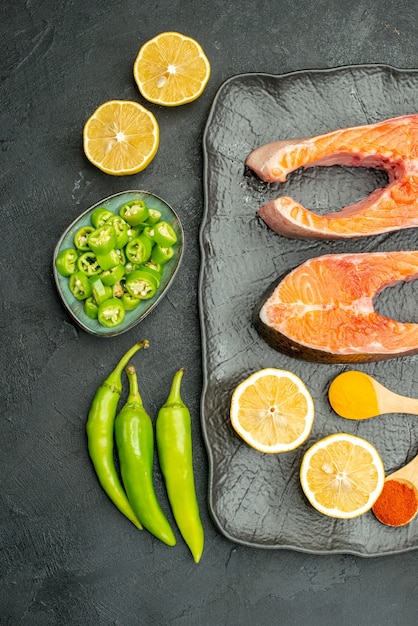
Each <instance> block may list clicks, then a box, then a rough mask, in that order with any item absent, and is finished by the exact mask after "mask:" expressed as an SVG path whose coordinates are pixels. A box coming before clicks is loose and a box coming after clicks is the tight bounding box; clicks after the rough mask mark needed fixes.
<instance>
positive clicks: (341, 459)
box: [300, 433, 385, 519]
mask: <svg viewBox="0 0 418 626" xmlns="http://www.w3.org/2000/svg"><path fill="white" fill-rule="evenodd" d="M384 481H385V470H384V467H383V462H382V460H381V458H380V455H379V453H378V452H377V450H376V448H375V447H374V446H373V445H372V444H371V443H370V442H369V441H367V440H365V439H362V438H360V437H356V436H354V435H349V434H347V433H337V434H334V435H329V436H328V437H325V438H324V439H321V440H320V441H318V442H316V443H315V444H314V445H313V446H311V447H310V448H309V449H308V450H307V452H305V455H304V457H303V460H302V464H301V468H300V482H301V485H302V489H303V491H304V493H305V495H306V497H307V498H308V500H309V502H310V503H311V504H312V506H313V507H314V508H315V509H317V510H318V511H319V512H320V513H323V514H324V515H327V516H329V517H338V518H342V519H349V518H352V517H358V516H359V515H362V514H363V513H366V512H367V511H369V510H370V509H371V508H372V506H373V504H374V503H375V502H376V500H377V498H378V497H379V495H380V492H381V491H382V489H383V484H384Z"/></svg>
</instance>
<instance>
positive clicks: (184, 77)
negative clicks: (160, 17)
mask: <svg viewBox="0 0 418 626" xmlns="http://www.w3.org/2000/svg"><path fill="white" fill-rule="evenodd" d="M133 71H134V78H135V81H136V83H137V85H138V88H139V91H140V92H141V94H142V95H143V97H144V98H145V99H146V100H148V101H150V102H154V103H155V104H162V105H164V106H178V105H180V104H186V103H187V102H192V101H193V100H196V98H198V97H199V96H200V95H201V93H202V92H203V90H204V88H205V87H206V83H207V82H208V80H209V76H210V64H209V60H208V58H207V57H206V55H205V53H204V52H203V49H202V47H201V45H200V44H199V43H198V42H197V41H195V40H194V39H192V38H191V37H186V36H185V35H182V34H180V33H175V32H166V33H160V34H159V35H157V36H156V37H154V38H153V39H150V40H149V41H147V42H146V43H144V45H143V46H142V47H141V49H140V50H139V53H138V56H137V58H136V60H135V63H134V69H133Z"/></svg>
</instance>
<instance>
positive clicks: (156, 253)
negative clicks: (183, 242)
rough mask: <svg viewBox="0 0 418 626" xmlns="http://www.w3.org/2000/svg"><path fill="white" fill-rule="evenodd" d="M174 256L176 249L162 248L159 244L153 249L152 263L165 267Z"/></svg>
mask: <svg viewBox="0 0 418 626" xmlns="http://www.w3.org/2000/svg"><path fill="white" fill-rule="evenodd" d="M173 254H174V249H173V247H172V246H170V247H168V248H163V247H162V246H160V245H158V244H157V245H156V246H154V247H153V249H152V253H151V261H152V262H153V263H157V264H159V265H164V263H167V261H169V260H170V259H171V257H172V256H173Z"/></svg>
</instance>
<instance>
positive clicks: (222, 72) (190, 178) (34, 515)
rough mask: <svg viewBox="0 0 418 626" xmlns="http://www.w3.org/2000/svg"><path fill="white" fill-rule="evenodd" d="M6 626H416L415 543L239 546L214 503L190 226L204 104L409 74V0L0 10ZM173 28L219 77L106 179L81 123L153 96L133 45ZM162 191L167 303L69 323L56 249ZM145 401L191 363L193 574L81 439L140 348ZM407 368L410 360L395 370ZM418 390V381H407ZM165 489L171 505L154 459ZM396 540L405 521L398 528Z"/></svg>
mask: <svg viewBox="0 0 418 626" xmlns="http://www.w3.org/2000/svg"><path fill="white" fill-rule="evenodd" d="M1 18H2V19H1V20H0V24H1V26H0V28H1V29H2V35H3V36H2V37H1V44H0V47H1V54H0V63H1V79H2V82H1V86H0V90H1V103H2V106H1V109H0V128H1V183H0V184H1V198H2V247H1V276H2V292H1V294H2V298H1V301H2V302H1V307H2V325H1V330H2V341H1V345H2V351H1V352H2V359H3V361H2V366H3V367H2V372H3V375H2V386H1V390H2V391H1V393H2V406H3V411H2V417H1V435H2V436H1V455H0V459H1V460H0V468H1V482H2V488H1V494H0V498H1V537H2V559H1V565H0V575H1V580H2V585H1V591H0V611H1V622H2V623H4V624H8V625H13V626H14V625H15V624H24V625H29V626H32V625H34V626H37V625H39V626H48V625H50V624H51V625H57V624H59V625H63V626H72V625H75V626H76V625H78V624H83V625H87V626H90V625H96V624H100V625H108V624H109V625H111V624H113V625H115V624H118V625H120V626H131V625H132V626H154V625H155V626H162V625H166V624H167V625H169V624H170V625H171V624H175V625H176V626H197V625H199V624H202V625H205V626H206V625H209V624H210V625H212V624H216V625H217V626H218V625H219V626H221V625H225V626H231V625H235V624H237V625H245V626H246V625H247V624H248V625H251V626H252V625H255V624H260V625H262V624H267V623H280V624H281V625H283V626H287V625H291V624H292V625H293V624H296V625H299V624H313V625H316V624H318V625H319V624H322V625H324V624H325V625H334V624H336V623H339V624H342V625H345V624H347V625H348V624H356V625H357V624H360V625H362V624H381V625H383V626H389V625H393V624H402V625H403V626H409V625H411V626H412V624H415V623H416V614H417V610H418V601H417V593H416V591H417V587H416V571H417V563H418V561H417V559H418V552H417V551H412V552H408V553H405V554H401V555H397V556H386V557H379V558H372V559H364V558H360V557H356V556H352V555H351V556H350V555H329V556H328V555H327V556H316V555H311V554H305V553H300V552H296V551H288V550H281V551H274V550H273V551H272V550H260V549H254V548H248V547H245V546H242V545H239V544H236V543H233V542H231V541H229V540H227V539H226V538H225V537H224V536H223V535H222V534H221V533H219V531H218V530H217V529H216V527H215V525H214V524H213V522H212V520H211V517H210V515H209V512H208V507H207V490H208V460H207V454H206V449H205V446H204V442H203V439H202V431H201V426H200V400H201V391H202V358H201V338H200V325H199V315H198V293H197V285H198V277H199V263H200V251H199V238H198V234H199V228H200V224H201V220H202V216H203V190H202V180H203V168H202V165H203V162H202V137H203V131H204V127H205V124H206V120H207V116H208V113H209V110H210V107H211V104H212V100H213V97H214V96H215V94H216V92H217V90H218V89H219V88H220V86H221V85H222V84H223V82H224V81H225V80H226V79H228V78H230V77H231V76H232V75H235V74H240V73H243V72H267V73H271V74H282V73H285V72H290V71H294V70H305V69H309V68H332V67H336V66H340V65H347V64H357V63H383V64H388V65H393V66H395V67H401V68H413V67H414V66H415V65H416V53H417V48H416V30H417V12H416V3H415V0H405V1H403V2H399V3H396V4H394V3H392V2H389V0H383V1H379V2H378V1H377V0H373V1H371V2H370V1H368V2H366V1H365V0H362V1H360V2H356V3H351V4H350V3H342V2H340V1H339V0H318V1H316V2H310V1H308V0H306V1H305V0H301V1H300V2H294V3H289V2H285V1H283V0H278V1H277V2H276V1H274V0H269V1H266V2H259V3H254V2H249V1H248V0H242V1H241V2H236V1H235V0H232V1H231V2H224V1H222V2H221V1H219V0H214V1H213V2H208V1H207V0H205V1H204V2H201V3H196V2H194V1H192V0H183V1H181V2H180V1H178V0H167V1H163V2H150V1H149V0H144V1H143V2H140V3H138V2H134V1H132V0H125V1H124V2H121V1H120V0H116V1H113V0H112V1H111V0H101V1H99V0H93V1H92V2H84V0H83V1H82V0H73V1H72V2H68V3H64V2H58V3H57V2H52V0H44V1H43V2H30V1H29V2H24V1H23V0H16V2H13V3H6V2H3V3H2V7H1ZM163 30H178V31H180V32H184V33H185V34H188V35H191V36H193V37H195V38H196V39H197V40H198V41H199V42H200V43H201V44H202V46H203V48H204V49H205V51H206V53H207V55H208V57H209V59H210V61H211V64H212V75H211V79H210V82H209V84H208V86H207V88H206V90H205V92H204V94H203V95H202V97H201V98H200V99H199V100H198V101H196V102H194V103H192V104H190V105H186V106H184V107H180V108H175V109H163V108H161V107H156V106H153V105H150V109H151V110H152V111H153V112H154V113H155V115H156V116H157V119H158V122H159V124H160V129H161V144H160V149H159V151H158V154H157V156H156V157H155V159H154V160H153V162H152V163H151V164H150V166H149V167H148V168H147V169H146V170H145V171H144V172H142V173H140V174H138V175H136V176H134V177H130V178H111V177H109V176H106V175H105V174H103V173H101V172H100V171H99V170H96V169H95V168H93V167H92V166H91V165H90V163H89V162H88V161H87V160H86V158H85V157H84V154H83V151H82V142H81V134H82V127H83V124H84V122H85V120H86V119H87V117H88V116H89V115H90V114H91V112H92V111H93V110H94V109H95V108H96V107H97V106H98V105H99V104H101V103H102V102H103V101H105V100H109V99H113V98H126V99H135V100H138V101H140V102H142V103H143V101H142V99H141V97H140V95H139V93H138V91H137V88H136V86H135V84H134V81H133V78H132V65H133V61H134V59H135V56H136V53H137V51H138V49H139V47H140V45H141V43H143V42H144V41H145V40H147V39H149V38H150V37H152V36H154V35H155V34H157V33H158V32H161V31H163ZM131 188H142V189H148V190H150V191H153V192H154V193H156V194H158V195H160V196H162V197H163V198H165V199H166V200H167V201H168V202H169V203H170V204H171V205H172V206H173V207H174V208H175V209H176V211H177V212H178V214H179V216H180V218H181V220H182V224H183V227H184V230H185V234H186V248H185V255H184V260H183V264H182V267H181V269H180V271H179V273H178V275H177V277H176V281H175V284H174V285H173V286H172V288H171V289H170V291H169V293H168V295H167V297H166V298H165V299H164V301H163V302H161V303H160V305H159V306H158V307H157V309H155V310H154V311H153V312H152V314H151V315H150V316H149V317H148V318H146V319H145V320H144V322H143V323H141V325H140V326H138V327H136V328H135V329H133V330H132V331H129V332H128V333H126V334H124V335H121V336H120V337H116V338H113V339H100V338H95V337H93V336H90V335H87V334H86V333H84V332H83V331H82V330H80V329H79V328H78V327H76V326H75V325H74V324H73V322H72V321H71V319H70V318H69V316H68V315H67V313H66V311H65V309H64V307H63V306H62V304H61V302H60V301H59V298H58V295H57V292H56V290H55V286H54V282H53V275H52V268H51V258H52V252H53V249H54V246H55V243H56V241H57V240H58V238H59V236H60V235H61V233H62V232H63V230H64V229H65V228H66V227H67V226H68V224H69V223H70V222H71V221H72V220H73V219H74V218H75V217H77V216H78V215H79V214H80V213H81V212H82V211H84V210H85V209H86V208H88V207H89V206H90V205H92V204H94V203H95V202H96V201H97V200H98V199H100V198H103V197H105V196H107V195H110V194H112V193H115V192H118V191H122V190H125V189H131ZM145 337H146V338H148V339H149V341H150V343H151V347H150V349H149V350H148V351H147V352H144V353H140V354H138V356H137V357H135V364H136V365H137V367H138V370H139V372H140V383H141V391H142V394H143V400H144V403H145V404H146V406H147V408H148V410H149V412H150V413H151V414H153V415H155V413H156V411H157V410H158V408H159V405H160V404H161V403H162V402H163V400H164V399H165V396H166V392H167V388H168V385H169V382H170V381H171V377H172V375H173V373H174V371H175V369H177V368H178V367H179V366H184V367H185V368H186V374H185V377H184V384H183V397H184V400H185V401H186V402H187V404H188V405H189V407H190V410H191V413H192V416H193V443H194V453H195V457H194V463H195V468H196V484H197V491H198V497H199V501H200V503H201V508H202V517H203V522H204V526H205V530H206V548H205V551H204V554H203V557H202V560H201V563H200V564H199V565H197V566H196V565H195V564H194V563H193V561H192V559H191V557H190V554H189V553H188V550H187V548H186V546H185V545H184V543H183V542H182V541H181V538H180V537H179V535H177V536H178V544H177V546H175V547H174V548H169V547H167V546H165V545H163V544H161V543H159V542H158V541H157V540H154V539H153V538H152V537H151V536H150V535H149V533H146V532H145V531H144V532H142V533H139V532H138V531H137V530H135V528H134V527H133V526H132V525H131V524H130V523H129V522H128V521H126V520H125V519H124V518H123V517H122V516H121V515H120V514H119V513H118V511H117V510H116V509H115V508H114V507H113V505H112V504H111V503H110V501H109V500H108V499H107V497H106V496H105V495H104V494H103V493H102V491H101V489H100V488H99V486H98V483H97V481H96V478H95V476H94V474H93V471H92V467H91V465H90V462H89V459H88V456H87V452H86V440H85V431H84V427H85V420H86V415H87V411H88V408H89V404H90V401H91V399H92V397H93V394H94V392H95V389H96V387H97V386H98V384H99V383H100V382H101V381H102V380H103V378H104V377H105V376H106V375H107V373H108V372H109V370H110V368H111V367H112V366H113V365H114V364H115V362H116V361H117V360H118V357H119V356H120V355H121V354H122V353H123V352H124V350H125V349H127V348H128V347H129V346H130V345H131V344H132V343H134V342H135V341H136V340H137V339H141V338H145ZM398 368H399V376H400V375H401V374H402V372H401V370H402V364H401V363H399V365H398ZM411 391H412V392H413V390H411ZM155 481H156V489H157V493H158V494H159V496H160V497H161V499H162V502H163V506H164V508H165V510H166V511H167V514H168V515H169V514H170V513H169V511H168V509H167V503H166V500H165V493H164V488H163V484H162V482H161V475H160V473H159V469H158V466H157V465H156V471H155ZM394 532H396V531H394Z"/></svg>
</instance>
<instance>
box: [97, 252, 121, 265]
mask: <svg viewBox="0 0 418 626" xmlns="http://www.w3.org/2000/svg"><path fill="white" fill-rule="evenodd" d="M96 258H97V262H98V264H99V265H100V267H101V268H102V270H110V269H111V268H112V267H116V265H119V263H120V259H121V257H120V255H119V250H117V249H114V250H110V251H109V252H106V254H100V252H99V254H96Z"/></svg>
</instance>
